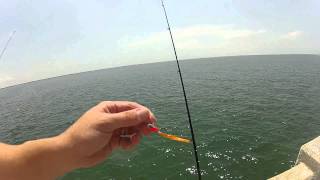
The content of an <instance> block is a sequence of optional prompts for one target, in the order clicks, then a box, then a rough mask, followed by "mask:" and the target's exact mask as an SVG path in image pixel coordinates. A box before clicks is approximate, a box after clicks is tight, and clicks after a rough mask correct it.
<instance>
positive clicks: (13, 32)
mask: <svg viewBox="0 0 320 180" xmlns="http://www.w3.org/2000/svg"><path fill="white" fill-rule="evenodd" d="M15 33H16V31H15V30H14V31H12V33H11V34H10V37H9V39H8V41H7V42H6V44H5V45H4V48H3V49H2V51H1V54H0V60H1V58H2V56H3V55H4V52H5V51H6V50H7V47H8V45H9V43H10V41H11V39H12V38H13V36H14V34H15Z"/></svg>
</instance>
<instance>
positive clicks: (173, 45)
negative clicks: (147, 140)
mask: <svg viewBox="0 0 320 180" xmlns="http://www.w3.org/2000/svg"><path fill="white" fill-rule="evenodd" d="M161 4H162V7H163V12H164V15H165V17H166V21H167V25H168V30H169V33H170V38H171V43H172V47H173V51H174V55H175V58H176V62H177V67H178V72H179V77H180V82H181V86H182V91H183V96H184V101H185V104H186V110H187V114H188V120H189V126H190V131H191V136H192V144H193V151H194V156H195V160H196V167H197V172H198V179H199V180H201V171H200V164H199V157H198V150H197V145H196V138H195V135H194V131H193V127H192V121H191V116H190V110H189V105H188V99H187V95H186V91H185V88H184V84H183V79H182V73H181V69H180V64H179V60H178V55H177V51H176V47H175V44H174V41H173V36H172V32H171V28H170V24H169V20H168V16H167V11H166V8H165V7H164V3H163V0H161Z"/></svg>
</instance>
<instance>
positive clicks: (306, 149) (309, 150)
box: [269, 136, 320, 180]
mask: <svg viewBox="0 0 320 180" xmlns="http://www.w3.org/2000/svg"><path fill="white" fill-rule="evenodd" d="M316 179H320V136H318V137H317V138H315V139H313V140H312V141H310V142H308V143H306V144H304V145H302V146H301V148H300V151H299V155H298V158H297V160H296V164H295V166H294V167H292V168H291V169H289V170H287V171H285V172H283V173H281V174H279V175H277V176H274V177H272V178H270V179H269V180H316Z"/></svg>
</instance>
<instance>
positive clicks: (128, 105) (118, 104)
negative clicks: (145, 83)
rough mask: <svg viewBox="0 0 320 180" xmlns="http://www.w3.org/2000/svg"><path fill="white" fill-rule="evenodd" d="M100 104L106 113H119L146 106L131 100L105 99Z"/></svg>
mask: <svg viewBox="0 0 320 180" xmlns="http://www.w3.org/2000/svg"><path fill="white" fill-rule="evenodd" d="M98 106H100V107H101V108H102V110H103V111H104V112H106V113H119V112H123V111H129V110H132V109H136V108H146V107H145V106H143V105H141V104H138V103H136V102H131V101H103V102H101V103H100V104H99V105H98Z"/></svg>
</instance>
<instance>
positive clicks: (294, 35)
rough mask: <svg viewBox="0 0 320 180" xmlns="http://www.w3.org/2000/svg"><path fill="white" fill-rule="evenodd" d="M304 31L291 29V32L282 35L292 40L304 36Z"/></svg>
mask: <svg viewBox="0 0 320 180" xmlns="http://www.w3.org/2000/svg"><path fill="white" fill-rule="evenodd" d="M302 34H303V33H302V31H291V32H288V33H286V34H284V35H283V36H282V38H283V39H290V40H295V39H297V38H299V37H300V36H302Z"/></svg>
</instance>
